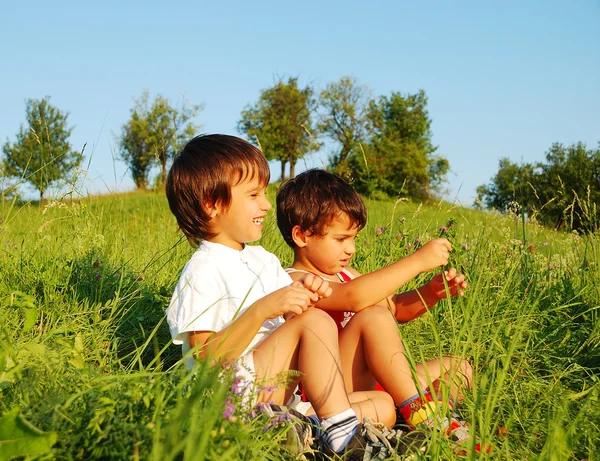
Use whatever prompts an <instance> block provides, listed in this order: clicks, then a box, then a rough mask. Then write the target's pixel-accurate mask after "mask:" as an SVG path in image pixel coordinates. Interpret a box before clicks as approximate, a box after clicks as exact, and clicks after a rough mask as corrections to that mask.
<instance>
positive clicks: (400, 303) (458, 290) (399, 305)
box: [391, 268, 468, 322]
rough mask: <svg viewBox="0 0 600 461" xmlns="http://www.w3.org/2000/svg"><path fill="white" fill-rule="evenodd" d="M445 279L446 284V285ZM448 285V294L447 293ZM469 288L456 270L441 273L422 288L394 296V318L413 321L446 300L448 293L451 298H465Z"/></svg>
mask: <svg viewBox="0 0 600 461" xmlns="http://www.w3.org/2000/svg"><path fill="white" fill-rule="evenodd" d="M444 277H445V278H446V284H444ZM446 285H447V286H448V292H446ZM467 286H468V284H467V282H466V281H465V276H464V275H463V274H459V273H457V272H456V269H454V268H450V269H448V270H447V271H445V272H439V273H438V274H436V275H434V276H433V278H432V279H431V280H430V281H429V282H427V283H426V284H425V285H423V286H422V287H419V288H417V289H415V290H410V291H407V292H405V293H400V294H395V295H393V296H392V298H391V301H392V303H393V305H394V308H395V314H394V316H395V317H396V320H398V322H408V321H410V320H413V319H415V318H417V317H419V316H420V315H423V314H424V313H425V312H427V311H428V310H429V309H430V308H432V307H433V306H435V304H437V302H438V301H439V300H441V299H444V298H445V297H446V296H447V293H449V294H450V296H463V295H464V291H463V290H464V289H466V288H467Z"/></svg>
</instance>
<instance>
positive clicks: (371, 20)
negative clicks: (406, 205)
mask: <svg viewBox="0 0 600 461" xmlns="http://www.w3.org/2000/svg"><path fill="white" fill-rule="evenodd" d="M0 17H1V18H2V26H1V27H0V43H2V46H1V48H0V62H1V63H2V64H1V68H2V71H1V73H0V81H1V82H2V84H1V85H0V141H1V142H2V143H4V142H5V141H6V140H7V139H9V140H10V141H11V142H12V141H14V139H15V135H16V133H17V132H18V130H19V127H20V125H21V124H22V123H24V120H25V100H26V99H27V98H42V97H44V96H46V95H49V96H50V97H51V103H52V104H53V105H55V106H57V107H58V108H60V109H61V110H63V111H67V112H69V123H70V125H72V126H74V130H73V134H72V137H71V141H72V144H73V147H74V148H75V149H81V148H82V146H83V145H84V144H85V143H87V147H86V151H85V154H86V165H89V171H88V180H87V181H86V182H85V184H84V188H83V192H86V191H89V192H92V193H98V192H106V191H116V190H130V189H132V188H133V183H132V181H131V179H130V177H129V174H128V172H127V171H126V166H125V165H124V164H123V163H122V162H120V161H118V160H116V159H115V158H114V157H115V147H116V142H115V136H116V135H117V134H118V133H119V132H120V130H121V126H122V125H123V124H124V123H125V122H126V120H127V119H128V116H129V111H130V108H131V107H132V106H133V98H137V97H139V96H140V95H141V94H142V91H143V90H144V89H148V90H149V91H150V93H151V95H152V96H155V95H156V94H162V95H163V96H165V97H167V98H169V99H170V100H171V102H172V103H173V104H180V103H181V101H182V96H181V95H182V94H185V97H186V98H187V99H188V100H189V101H191V102H192V103H194V104H199V103H202V104H204V110H203V111H201V112H200V113H199V114H198V118H197V120H196V121H197V122H198V123H200V124H201V125H202V128H201V131H202V132H206V133H216V132H219V133H229V134H239V133H237V132H236V129H235V127H236V123H237V121H238V120H239V118H240V113H241V111H242V109H243V108H244V107H245V106H246V105H247V104H249V103H253V102H255V101H256V100H257V99H258V96H259V93H260V91H261V90H262V89H265V88H267V87H269V86H271V85H272V84H273V83H274V82H275V81H276V80H277V79H278V78H280V77H284V78H286V77H288V76H297V77H299V81H300V84H301V85H306V84H311V85H313V86H314V87H315V88H316V89H317V90H319V89H322V88H323V87H324V86H325V85H326V84H327V83H329V82H333V81H337V80H339V78H340V77H342V76H344V75H350V76H353V77H355V78H357V79H358V81H359V82H360V83H361V84H364V85H367V86H368V87H369V88H370V90H371V92H372V94H373V95H374V96H379V95H389V94H390V93H391V92H393V91H399V92H402V93H414V92H416V91H418V90H419V89H424V90H425V92H426V93H427V96H428V98H429V113H430V117H431V119H432V132H433V141H434V144H436V145H437V146H439V149H438V152H439V153H440V154H441V155H444V156H445V157H446V158H447V159H448V160H449V162H450V166H451V169H452V171H451V173H450V174H449V176H448V184H447V187H448V189H449V191H450V192H449V198H450V199H452V198H454V197H457V198H458V199H459V200H460V201H462V202H463V203H465V204H471V203H472V198H473V197H474V196H475V188H476V187H477V186H478V185H480V184H484V183H488V182H489V181H490V179H491V177H492V176H493V175H494V174H495V173H496V171H497V168H498V160H499V158H501V157H509V158H511V159H512V160H513V161H516V162H520V161H524V162H533V161H538V160H543V158H544V153H545V152H546V150H547V149H548V148H549V147H550V145H551V144H552V143H553V142H562V143H564V144H571V143H575V142H578V141H582V142H585V143H586V144H587V145H588V147H596V146H597V145H598V144H597V143H598V141H600V115H599V114H600V110H599V109H600V2H599V1H598V0H580V1H577V2H564V1H553V0H549V1H541V0H540V1H538V0H533V1H528V2H518V1H512V0H511V1H504V2H485V1H464V2H449V1H423V2H416V1H415V2H404V1H380V2H377V1H375V2H364V1H363V2H353V1H346V2H341V1H340V2H337V1H336V2H322V1H321V2H317V1H306V2H301V3H300V2H280V1H279V2H278V1H263V2H241V1H240V2H227V1H222V2H202V1H198V0H196V1H194V2H174V3H172V4H169V3H168V2H155V1H145V2H138V1H129V2H127V1H119V2H116V1H112V0H108V1H103V2H94V3H91V2H81V1H78V2H74V1H58V2H47V1H45V2H40V1H28V0H23V1H21V2H16V1H13V2H3V4H2V5H1V6H0ZM327 157H328V152H327V151H324V152H322V153H321V154H318V155H313V156H312V157H310V158H308V159H307V162H306V166H309V167H312V166H323V165H324V163H326V159H327ZM298 168H299V169H300V170H302V169H304V168H305V165H304V162H302V161H300V162H299V164H298ZM272 171H273V173H274V176H275V179H276V178H277V176H278V174H279V173H278V172H279V168H278V165H273V169H272Z"/></svg>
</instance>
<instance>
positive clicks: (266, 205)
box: [260, 197, 273, 211]
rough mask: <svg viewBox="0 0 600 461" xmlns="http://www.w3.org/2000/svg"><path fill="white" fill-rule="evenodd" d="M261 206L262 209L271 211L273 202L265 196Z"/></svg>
mask: <svg viewBox="0 0 600 461" xmlns="http://www.w3.org/2000/svg"><path fill="white" fill-rule="evenodd" d="M260 208H261V210H264V211H269V210H270V209H271V208H273V205H271V202H269V200H267V198H266V197H265V198H264V199H263V203H262V204H261V207H260Z"/></svg>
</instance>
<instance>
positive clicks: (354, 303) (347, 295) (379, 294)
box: [290, 239, 452, 314]
mask: <svg viewBox="0 0 600 461" xmlns="http://www.w3.org/2000/svg"><path fill="white" fill-rule="evenodd" d="M451 248H452V247H451V245H450V242H448V240H446V239H435V240H432V241H430V242H427V243H426V244H425V245H423V247H421V248H420V249H419V250H418V251H416V252H415V253H412V254H410V255H408V256H406V257H404V258H402V259H400V260H398V261H396V262H395V263H392V264H390V265H389V266H386V267H384V268H382V269H379V270H376V271H374V272H371V273H369V274H365V275H362V276H360V277H357V278H355V279H354V280H352V281H350V282H347V283H335V284H332V285H331V288H332V290H333V291H332V294H331V296H330V297H328V298H325V299H321V300H320V301H319V302H318V303H317V307H319V308H321V309H324V310H330V311H352V312H358V311H360V310H362V309H364V308H366V307H369V306H373V305H375V304H382V305H387V304H389V303H388V301H390V302H392V305H391V306H389V307H390V308H391V310H392V311H393V312H394V314H395V304H394V303H393V299H388V297H390V296H392V295H393V294H394V293H395V292H396V290H398V288H400V287H401V286H403V285H404V284H406V283H407V282H408V281H409V280H411V279H412V278H413V277H415V276H417V275H418V274H420V273H422V272H426V271H429V270H431V269H435V268H437V267H440V266H443V265H445V264H447V263H448V256H449V252H450V249H451ZM352 272H353V273H354V275H360V274H358V273H357V272H355V271H352ZM290 275H292V276H293V274H290Z"/></svg>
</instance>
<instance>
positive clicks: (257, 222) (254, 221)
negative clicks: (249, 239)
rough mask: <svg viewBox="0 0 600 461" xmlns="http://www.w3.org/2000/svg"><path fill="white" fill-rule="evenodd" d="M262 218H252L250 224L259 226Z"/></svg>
mask: <svg viewBox="0 0 600 461" xmlns="http://www.w3.org/2000/svg"><path fill="white" fill-rule="evenodd" d="M263 219H264V218H254V219H253V220H252V222H253V223H254V224H257V225H261V224H262V222H263Z"/></svg>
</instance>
